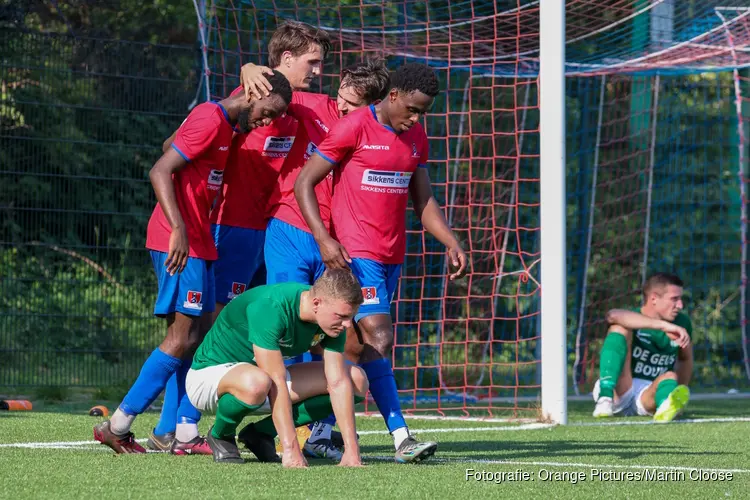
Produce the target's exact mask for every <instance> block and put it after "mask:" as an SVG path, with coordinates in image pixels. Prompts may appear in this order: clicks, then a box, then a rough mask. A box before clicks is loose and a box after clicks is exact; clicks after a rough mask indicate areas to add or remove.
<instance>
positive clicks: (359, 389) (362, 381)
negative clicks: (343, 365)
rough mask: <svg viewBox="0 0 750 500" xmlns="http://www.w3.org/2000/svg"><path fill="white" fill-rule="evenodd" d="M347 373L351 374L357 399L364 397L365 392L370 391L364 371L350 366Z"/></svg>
mask: <svg viewBox="0 0 750 500" xmlns="http://www.w3.org/2000/svg"><path fill="white" fill-rule="evenodd" d="M349 373H351V376H352V383H353V384H354V393H355V394H356V395H357V396H359V397H362V398H363V397H365V395H366V394H367V391H368V390H369V389H370V382H369V381H368V380H367V375H366V374H365V371H364V370H363V369H362V368H360V367H359V366H352V367H350V370H349Z"/></svg>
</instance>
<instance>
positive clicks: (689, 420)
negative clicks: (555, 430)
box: [568, 417, 750, 427]
mask: <svg viewBox="0 0 750 500" xmlns="http://www.w3.org/2000/svg"><path fill="white" fill-rule="evenodd" d="M726 422H750V417H724V418H685V419H681V420H672V421H671V422H669V423H670V424H715V423H726ZM618 425H664V424H663V423H660V422H654V421H653V420H620V421H610V422H578V423H575V424H568V426H569V427H611V426H618Z"/></svg>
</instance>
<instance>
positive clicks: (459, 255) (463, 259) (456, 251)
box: [448, 245, 469, 280]
mask: <svg viewBox="0 0 750 500" xmlns="http://www.w3.org/2000/svg"><path fill="white" fill-rule="evenodd" d="M448 259H449V262H450V265H451V266H452V268H453V269H456V271H455V272H453V273H451V275H450V279H452V280H455V279H458V278H463V277H464V276H465V275H466V270H467V266H468V263H469V258H468V257H467V256H466V252H464V250H463V248H461V247H460V246H458V245H457V246H455V247H452V248H449V249H448Z"/></svg>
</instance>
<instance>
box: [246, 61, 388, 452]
mask: <svg viewBox="0 0 750 500" xmlns="http://www.w3.org/2000/svg"><path fill="white" fill-rule="evenodd" d="M263 73H265V74H273V71H271V70H270V69H268V68H266V67H264V66H255V65H254V64H246V65H245V66H243V67H242V72H241V74H240V80H241V83H242V84H243V86H244V87H245V91H246V93H249V92H250V91H253V92H254V93H259V92H268V88H269V87H271V85H270V84H269V83H268V82H267V80H266V79H265V77H264V76H263ZM256 82H259V83H256ZM389 83H390V74H389V72H388V69H387V68H386V66H385V62H384V61H382V60H379V59H368V60H365V61H363V62H361V63H358V64H355V65H353V66H351V67H348V68H345V69H344V70H343V71H342V72H341V85H340V86H339V89H338V94H337V96H336V98H332V97H328V96H327V95H325V94H313V93H305V92H295V93H294V95H293V96H292V103H291V104H290V105H289V109H288V110H287V114H289V115H290V116H294V117H295V118H297V120H298V121H299V127H298V128H297V137H296V139H295V141H294V145H293V146H292V150H291V151H290V152H289V156H288V157H287V159H286V161H285V162H284V166H283V167H282V169H281V174H280V175H279V189H280V196H279V197H278V199H275V198H274V200H275V203H273V204H272V205H271V208H270V213H271V217H272V218H271V220H270V221H269V223H268V229H267V231H266V243H265V247H264V250H263V254H264V257H265V261H266V269H267V270H268V276H267V279H268V283H282V282H286V281H294V282H297V283H306V284H311V283H313V281H315V280H316V279H317V278H318V277H319V276H320V275H321V274H322V273H323V271H324V270H325V266H324V265H323V259H322V258H321V256H320V250H319V249H318V245H317V244H316V243H315V238H313V235H312V234H311V233H310V228H309V227H308V226H307V223H306V222H305V219H304V217H302V213H301V212H300V210H299V205H298V204H297V200H296V198H295V197H294V182H295V181H296V180H297V176H298V175H299V172H300V170H301V169H302V167H303V166H304V164H305V162H306V161H307V160H309V159H310V156H311V155H312V153H313V152H314V151H315V150H316V149H317V148H318V145H319V144H321V143H322V142H323V139H325V137H326V135H328V131H329V130H330V129H331V128H332V127H333V125H334V124H335V123H336V122H337V121H338V120H339V118H341V117H343V116H346V115H347V114H348V113H349V112H351V111H354V110H356V109H359V108H362V107H364V106H367V105H369V104H371V103H373V102H379V101H380V100H381V99H383V98H384V97H385V95H386V93H387V92H388V90H390V88H389ZM248 95H249V94H248ZM332 182H333V176H332V175H330V174H329V175H327V176H326V178H325V179H324V180H323V181H322V182H320V183H319V184H318V185H316V186H315V196H316V198H317V200H318V206H319V211H320V217H321V219H322V220H323V223H324V224H325V226H326V229H329V228H330V220H331V192H332V186H331V184H332ZM298 358H301V356H300V357H298ZM311 359H312V360H314V361H315V360H320V354H319V353H317V352H316V353H314V354H312V356H311ZM295 361H296V362H301V361H302V359H295ZM335 423H336V419H335V418H334V416H333V415H331V416H329V417H328V418H326V419H325V420H324V421H323V422H320V423H316V424H315V425H314V426H313V427H312V429H311V430H312V433H311V435H310V437H309V438H308V439H307V441H306V442H305V445H304V448H303V452H304V453H305V454H306V455H307V456H312V457H327V458H333V459H340V457H341V451H340V448H341V447H342V446H343V441H342V440H341V434H340V433H339V432H336V431H334V430H333V426H334V425H335ZM239 438H240V441H243V433H242V432H240V435H239Z"/></svg>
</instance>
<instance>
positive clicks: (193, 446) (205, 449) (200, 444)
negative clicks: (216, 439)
mask: <svg viewBox="0 0 750 500" xmlns="http://www.w3.org/2000/svg"><path fill="white" fill-rule="evenodd" d="M169 451H170V453H172V455H213V451H211V447H210V446H209V445H208V443H207V442H206V438H204V437H202V436H196V437H194V438H193V439H191V440H190V441H188V442H186V443H183V442H182V441H178V440H177V439H175V440H174V441H172V447H171V448H170V450H169Z"/></svg>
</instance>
